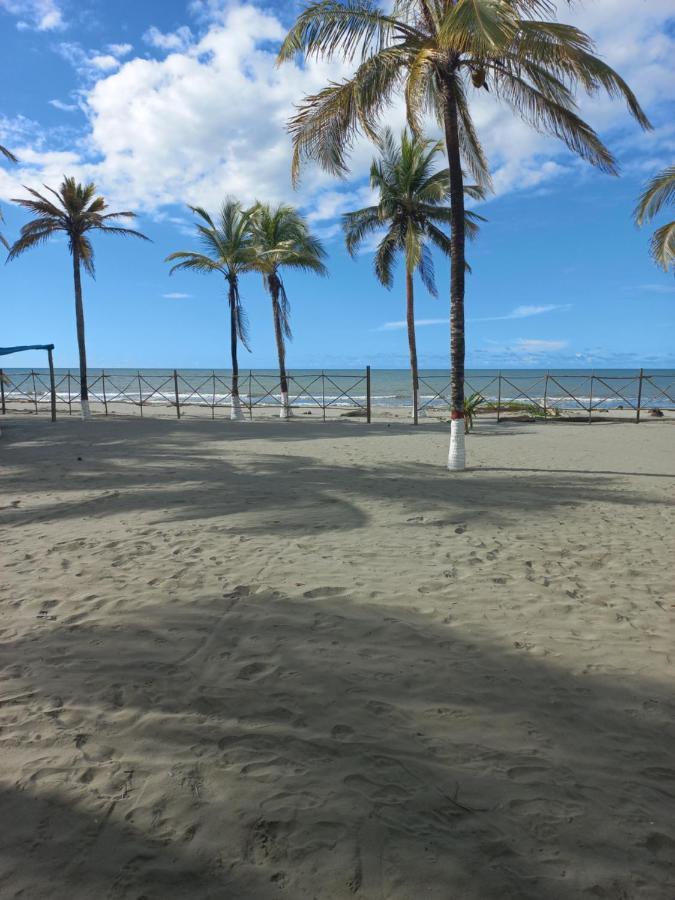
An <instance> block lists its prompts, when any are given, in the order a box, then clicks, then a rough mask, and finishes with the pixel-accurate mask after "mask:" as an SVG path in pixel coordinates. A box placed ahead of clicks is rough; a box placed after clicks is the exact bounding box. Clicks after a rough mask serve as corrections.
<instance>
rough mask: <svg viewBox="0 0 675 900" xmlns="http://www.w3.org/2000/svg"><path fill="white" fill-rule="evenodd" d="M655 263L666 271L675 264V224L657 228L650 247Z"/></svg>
mask: <svg viewBox="0 0 675 900" xmlns="http://www.w3.org/2000/svg"><path fill="white" fill-rule="evenodd" d="M649 252H650V253H651V255H652V258H653V260H654V262H655V263H656V264H657V265H658V266H661V268H662V269H663V270H664V271H666V272H667V271H668V269H669V267H670V266H672V265H674V264H675V222H668V223H666V224H665V225H662V226H661V227H660V228H657V229H656V231H655V232H654V234H653V235H652V239H651V241H650V245H649Z"/></svg>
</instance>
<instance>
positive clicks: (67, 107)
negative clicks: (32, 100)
mask: <svg viewBox="0 0 675 900" xmlns="http://www.w3.org/2000/svg"><path fill="white" fill-rule="evenodd" d="M47 102H48V103H49V105H50V106H53V107H54V109H60V110H61V112H76V110H77V109H79V107H78V105H77V103H64V102H63V100H48V101H47Z"/></svg>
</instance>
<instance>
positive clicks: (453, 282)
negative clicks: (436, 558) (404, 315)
mask: <svg viewBox="0 0 675 900" xmlns="http://www.w3.org/2000/svg"><path fill="white" fill-rule="evenodd" d="M443 99H444V103H445V109H444V113H443V120H444V126H445V144H446V148H447V152H448V171H449V174H450V215H451V221H450V364H451V403H452V409H451V414H450V418H451V424H450V452H449V454H448V469H451V470H453V471H457V470H461V469H464V467H465V464H466V463H465V452H464V422H463V421H462V420H463V419H464V353H465V344H464V271H465V265H466V263H465V256H464V243H465V237H464V176H463V174H462V159H461V154H460V149H459V128H458V121H457V119H458V112H457V102H456V99H455V93H454V85H453V82H452V78H451V77H447V78H446V79H445V82H444V85H443Z"/></svg>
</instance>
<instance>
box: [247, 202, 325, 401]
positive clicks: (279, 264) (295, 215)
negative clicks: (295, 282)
mask: <svg viewBox="0 0 675 900" xmlns="http://www.w3.org/2000/svg"><path fill="white" fill-rule="evenodd" d="M251 213H252V220H253V246H254V252H255V263H254V265H255V268H256V269H257V271H258V272H260V273H261V274H262V276H263V283H264V285H265V287H266V289H267V291H268V292H269V295H270V298H271V300H272V316H273V319H274V334H275V338H276V343H277V356H278V359H279V390H280V392H281V412H280V416H281V418H282V419H287V418H288V417H289V416H290V414H291V408H290V405H289V402H288V376H287V374H286V340H291V338H292V336H293V335H292V332H291V325H290V304H289V301H288V295H287V294H286V288H285V286H284V282H283V279H282V270H284V269H300V270H302V271H303V272H314V273H316V274H317V275H325V274H326V272H327V270H326V266H325V264H324V262H323V260H324V259H325V257H326V252H325V250H324V249H323V247H322V245H321V242H320V241H319V239H318V238H316V237H315V236H314V235H312V233H311V232H310V230H309V227H308V225H307V222H306V221H305V219H304V218H303V217H302V216H301V215H300V213H299V212H298V211H297V210H296V209H295V208H294V207H292V206H288V205H286V204H283V203H282V204H280V205H279V206H276V207H272V206H270V205H269V204H266V203H257V204H256V205H255V206H254V207H253V209H252V211H251Z"/></svg>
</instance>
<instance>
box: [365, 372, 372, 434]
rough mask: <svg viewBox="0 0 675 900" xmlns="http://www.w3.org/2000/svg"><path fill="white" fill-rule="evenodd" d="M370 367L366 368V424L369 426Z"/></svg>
mask: <svg viewBox="0 0 675 900" xmlns="http://www.w3.org/2000/svg"><path fill="white" fill-rule="evenodd" d="M370 419H371V409H370V366H366V422H367V423H368V424H369V425H370Z"/></svg>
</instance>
